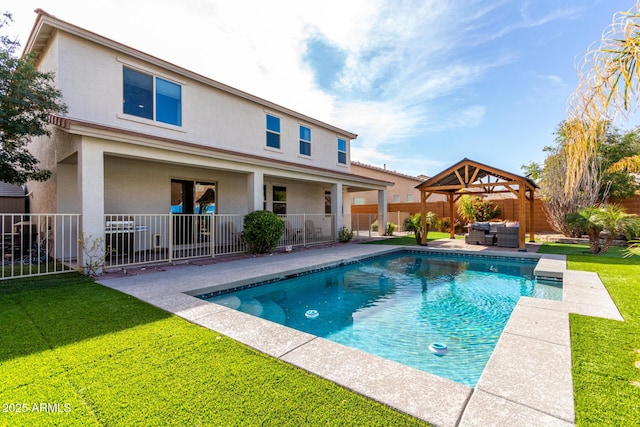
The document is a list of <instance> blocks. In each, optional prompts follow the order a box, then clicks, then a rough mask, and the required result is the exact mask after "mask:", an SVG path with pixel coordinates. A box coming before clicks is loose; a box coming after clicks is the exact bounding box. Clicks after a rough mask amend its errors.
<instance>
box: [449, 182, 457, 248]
mask: <svg viewBox="0 0 640 427" xmlns="http://www.w3.org/2000/svg"><path fill="white" fill-rule="evenodd" d="M447 198H448V199H449V215H451V217H450V218H449V219H450V220H449V223H450V224H449V238H450V239H455V238H456V213H455V200H454V199H453V193H448V194H447Z"/></svg>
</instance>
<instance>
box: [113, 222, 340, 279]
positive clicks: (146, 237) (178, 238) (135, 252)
mask: <svg viewBox="0 0 640 427" xmlns="http://www.w3.org/2000/svg"><path fill="white" fill-rule="evenodd" d="M280 217H281V218H282V219H283V220H284V223H285V229H284V233H283V235H282V238H281V239H280V241H279V242H278V248H285V247H287V246H299V245H310V244H317V243H322V242H329V241H334V240H335V231H334V230H335V216H334V215H324V214H318V215H313V214H293V215H280ZM243 220H244V215H232V214H207V215H199V214H159V215H140V214H130V215H127V214H118V215H106V216H105V248H106V259H105V266H106V267H107V268H115V267H125V266H132V265H136V264H151V263H158V262H173V261H178V260H187V259H195V258H206V257H214V256H216V255H229V254H238V253H243V252H246V251H247V245H246V243H245V241H244V238H243V229H242V228H243Z"/></svg>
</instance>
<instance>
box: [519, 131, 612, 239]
mask: <svg viewBox="0 0 640 427" xmlns="http://www.w3.org/2000/svg"><path fill="white" fill-rule="evenodd" d="M572 125H573V124H571V123H567V122H563V123H561V124H560V125H558V128H557V129H556V132H555V135H556V145H555V146H552V147H545V149H544V150H545V151H546V152H547V158H546V159H545V161H544V166H543V167H542V168H538V169H541V172H540V179H539V181H538V184H539V185H540V189H541V192H542V195H543V197H544V200H545V203H544V205H543V206H544V210H545V213H546V215H547V219H548V220H549V224H550V225H551V227H553V229H554V230H556V231H558V232H560V233H562V234H564V235H567V236H569V235H572V234H573V233H575V229H574V228H573V227H570V226H569V225H568V224H567V221H566V215H567V214H571V213H574V212H576V211H578V210H579V209H580V208H583V207H586V206H592V205H594V204H596V203H597V202H598V201H599V190H600V188H601V185H600V183H601V174H600V164H599V158H598V157H597V156H595V155H589V156H588V157H587V158H585V159H583V160H584V161H585V164H582V165H581V172H580V174H579V175H578V176H576V175H572V172H571V168H572V167H573V166H572V164H571V159H570V157H571V155H572V154H573V153H572V152H571V149H572V147H571V145H572V144H574V142H573V141H571V140H570V139H569V135H571V132H572V129H573V128H572ZM605 130H606V125H601V126H600V127H599V134H598V135H596V136H595V137H594V138H593V141H599V140H601V139H603V138H604V135H605ZM529 168H530V169H531V168H533V166H531V165H529ZM534 169H535V168H534ZM571 179H574V181H573V182H572V183H571V184H568V181H570V180H571Z"/></svg>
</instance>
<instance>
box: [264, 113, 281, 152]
mask: <svg viewBox="0 0 640 427" xmlns="http://www.w3.org/2000/svg"><path fill="white" fill-rule="evenodd" d="M267 147H271V148H278V149H280V118H279V117H276V116H272V115H270V114H267Z"/></svg>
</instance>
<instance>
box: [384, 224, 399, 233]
mask: <svg viewBox="0 0 640 427" xmlns="http://www.w3.org/2000/svg"><path fill="white" fill-rule="evenodd" d="M396 228H398V226H397V225H396V224H394V223H392V222H387V228H386V230H385V231H384V235H385V236H393V232H394V231H396Z"/></svg>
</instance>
